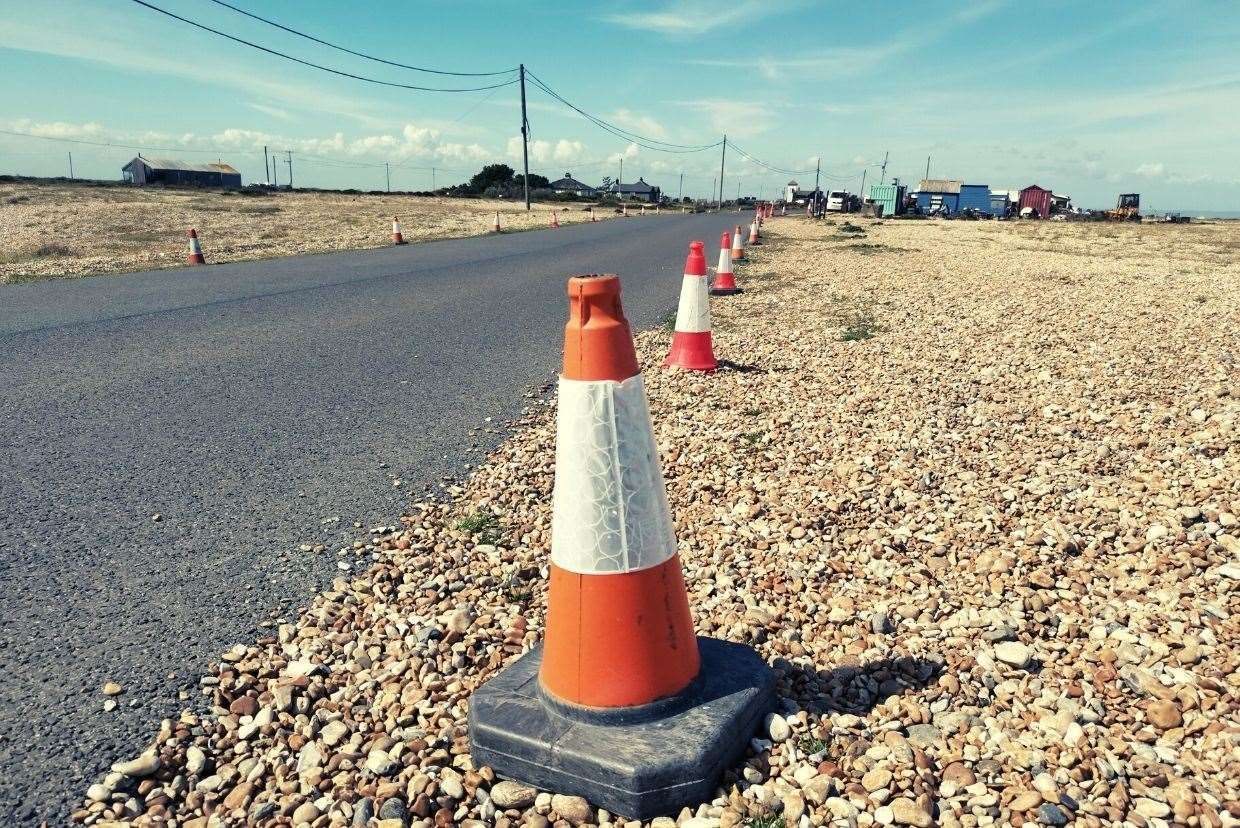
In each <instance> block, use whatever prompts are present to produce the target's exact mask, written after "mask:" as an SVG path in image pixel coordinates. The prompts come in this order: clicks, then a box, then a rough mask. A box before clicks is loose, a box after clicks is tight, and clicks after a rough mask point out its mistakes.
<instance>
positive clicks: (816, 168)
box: [814, 158, 822, 215]
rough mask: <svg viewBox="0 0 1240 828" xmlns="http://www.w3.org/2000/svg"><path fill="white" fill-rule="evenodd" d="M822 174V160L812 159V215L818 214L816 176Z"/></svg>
mask: <svg viewBox="0 0 1240 828" xmlns="http://www.w3.org/2000/svg"><path fill="white" fill-rule="evenodd" d="M821 173H822V159H821V158H816V159H814V215H817V214H818V176H819V175H820V174H821Z"/></svg>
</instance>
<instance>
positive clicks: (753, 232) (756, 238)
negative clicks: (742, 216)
mask: <svg viewBox="0 0 1240 828" xmlns="http://www.w3.org/2000/svg"><path fill="white" fill-rule="evenodd" d="M755 244H762V234H761V233H760V232H758V221H757V219H754V221H753V223H752V224H750V225H749V245H750V246H751V247H752V246H753V245H755Z"/></svg>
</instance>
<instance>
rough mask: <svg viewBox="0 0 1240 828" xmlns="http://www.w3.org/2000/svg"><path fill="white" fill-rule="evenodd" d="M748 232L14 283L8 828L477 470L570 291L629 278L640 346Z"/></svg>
mask: <svg viewBox="0 0 1240 828" xmlns="http://www.w3.org/2000/svg"><path fill="white" fill-rule="evenodd" d="M733 218H734V216H729V215H723V216H720V215H714V216H712V215H696V216H694V215H691V216H663V217H658V218H655V217H646V218H630V219H628V220H627V221H607V222H601V223H599V224H586V225H577V226H573V227H565V228H562V229H559V230H543V231H536V232H528V233H518V234H512V235H503V236H489V237H479V238H471V239H458V240H450V241H442V242H434V243H429V244H421V245H410V246H407V247H399V248H397V247H392V248H385V249H379V250H366V251H350V252H341V253H332V254H325V255H316V256H305V257H298V258H292V259H279V260H271V261H264V262H242V263H235V264H225V265H214V266H209V267H205V268H184V269H177V270H162V271H150V272H142V273H133V274H127V275H122V276H103V277H97V278H92V279H84V280H74V281H58V282H41V283H32V284H25V285H8V286H5V285H0V400H2V401H3V418H2V420H0V502H2V503H3V508H0V630H2V632H0V824H2V825H28V824H37V822H38V821H39V820H41V819H47V820H48V821H49V823H51V824H53V825H55V824H62V823H63V822H64V821H65V819H66V816H67V814H68V812H69V810H70V809H71V808H74V807H76V806H77V805H78V804H79V797H80V796H81V795H82V794H83V793H84V792H85V790H86V787H87V785H88V784H89V783H90V782H91V781H93V779H94V778H95V777H96V776H97V775H98V774H100V773H101V772H102V771H104V770H105V769H106V768H107V766H108V765H109V764H110V763H111V762H113V761H117V760H120V759H127V758H130V757H132V756H134V755H136V754H137V753H138V752H139V751H140V750H141V749H142V748H143V747H145V746H146V744H147V740H148V739H149V738H150V737H151V736H152V735H153V734H154V733H155V731H156V729H157V727H158V723H159V720H160V719H161V718H164V717H167V716H175V715H176V714H177V713H178V712H179V711H180V710H181V709H183V708H184V707H186V706H188V705H189V704H190V702H187V701H184V700H181V699H178V692H186V693H188V694H189V695H188V696H187V698H189V699H191V700H193V702H194V703H197V700H198V698H199V696H198V691H197V679H198V677H199V676H200V675H201V674H202V672H203V670H204V668H205V666H206V664H207V662H208V661H210V660H212V659H213V658H214V657H216V656H217V655H218V654H219V653H220V652H222V651H223V650H224V649H226V648H227V647H228V646H229V645H230V644H232V643H234V642H237V641H249V640H253V639H254V638H255V637H256V636H257V635H258V634H260V633H259V629H260V628H259V627H258V626H257V625H258V624H259V622H261V621H264V620H266V619H270V618H271V617H272V616H273V614H274V615H277V616H281V615H282V616H291V615H292V614H293V613H294V612H295V609H296V607H297V606H299V605H301V604H302V603H304V602H305V601H306V600H307V599H308V597H309V596H310V595H311V594H313V593H314V592H317V591H318V590H319V589H320V588H321V587H322V586H324V585H325V584H326V583H328V582H329V581H330V580H331V579H332V578H333V577H334V576H335V575H336V574H338V571H337V569H336V562H337V557H336V554H335V551H336V550H337V549H339V548H340V547H341V546H343V545H346V544H347V543H350V542H351V541H352V540H353V539H355V538H358V537H361V536H364V535H365V533H366V530H367V529H368V528H369V527H372V526H376V525H383V524H391V523H394V522H395V521H396V518H397V517H399V515H400V514H401V513H402V507H403V506H404V504H405V503H407V502H408V500H409V499H410V497H416V496H420V495H421V494H422V493H423V492H424V490H426V489H427V488H430V489H432V490H434V489H435V488H436V487H437V486H438V483H439V482H440V481H441V480H442V479H443V478H444V477H445V476H446V477H450V478H460V477H461V476H462V475H463V474H464V473H465V472H466V464H467V463H469V462H477V461H478V460H479V459H481V458H482V457H483V456H484V455H485V452H486V451H487V450H489V449H490V448H492V447H493V446H494V445H495V444H496V443H497V442H498V441H499V440H500V439H501V438H502V434H500V433H499V432H500V431H502V429H500V428H499V424H500V423H502V422H504V421H506V420H509V419H511V418H512V417H514V416H515V415H516V414H518V413H519V411H520V408H521V405H522V402H523V401H524V402H528V400H526V399H525V398H524V397H523V392H525V391H526V390H530V389H533V388H537V387H539V386H541V385H543V384H545V383H546V382H548V381H550V380H552V379H553V377H554V375H555V372H556V370H557V367H558V364H559V360H560V349H561V345H562V330H563V324H564V320H565V317H566V308H567V304H566V299H565V290H564V287H565V279H566V277H568V276H569V275H571V274H574V273H592V272H615V273H619V274H620V275H621V276H622V278H623V286H624V302H625V308H626V311H627V313H628V316H629V319H630V320H631V321H632V323H633V324H634V326H635V327H639V328H640V327H648V326H651V325H653V324H655V323H656V322H657V321H658V320H659V319H661V318H662V317H663V315H664V314H666V313H667V312H668V311H669V310H671V309H673V308H674V306H675V301H676V297H677V295H678V293H679V289H680V275H681V271H682V267H683V262H684V257H685V252H686V248H687V242H688V241H689V240H690V239H694V238H696V239H706V240H707V241H708V249H710V248H713V244H711V241H712V240H713V239H716V238H718V236H719V233H720V232H721V231H722V230H724V229H726V226H727V223H728V222H729V221H731V220H732V219H733ZM207 253H208V256H209V255H210V247H209V242H208V245H207ZM487 418H492V421H491V422H487ZM491 427H494V428H495V431H496V433H488V432H486V431H479V429H487V428H491ZM471 431H478V433H477V436H471V435H470V432H471ZM471 444H476V446H473V447H472V451H469V450H467V449H470V448H471ZM396 480H398V481H400V485H399V486H397V485H395V483H394V481H396ZM155 515H159V519H158V520H156V519H155V518H154V517H153V516H155ZM355 522H357V523H360V524H361V525H362V526H363V527H366V528H363V529H356V528H355ZM302 544H307V545H311V546H313V545H316V544H324V545H326V547H327V548H326V550H325V551H321V552H305V551H301V549H300V547H301V545H302ZM106 681H115V682H118V683H119V684H121V685H122V686H123V688H124V692H123V693H122V694H121V695H120V696H118V697H117V701H119V703H120V704H119V707H118V708H117V709H115V710H113V711H111V712H104V709H103V703H104V700H105V697H104V696H103V695H102V694H101V687H102V685H103V684H104V682H106Z"/></svg>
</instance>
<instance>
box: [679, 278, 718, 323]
mask: <svg viewBox="0 0 1240 828" xmlns="http://www.w3.org/2000/svg"><path fill="white" fill-rule="evenodd" d="M676 330H678V331H683V332H684V333H701V332H702V331H709V330H710V290H709V289H708V288H707V287H706V277H705V276H693V275H690V274H688V273H686V274H685V278H684V281H682V282H681V283H680V305H679V306H678V307H677V308H676Z"/></svg>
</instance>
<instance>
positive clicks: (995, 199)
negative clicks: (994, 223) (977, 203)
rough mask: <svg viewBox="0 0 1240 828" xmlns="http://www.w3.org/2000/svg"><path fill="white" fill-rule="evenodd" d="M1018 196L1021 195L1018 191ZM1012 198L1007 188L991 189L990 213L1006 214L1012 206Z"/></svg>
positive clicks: (996, 214) (995, 214)
mask: <svg viewBox="0 0 1240 828" xmlns="http://www.w3.org/2000/svg"><path fill="white" fill-rule="evenodd" d="M1016 195H1017V198H1019V197H1020V193H1019V192H1018V193H1017V194H1016ZM1012 204H1013V202H1012V198H1011V196H1009V195H1008V191H1007V190H991V191H990V214H991V215H992V216H1006V215H1007V214H1008V212H1009V211H1010V210H1011V208H1012Z"/></svg>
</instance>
